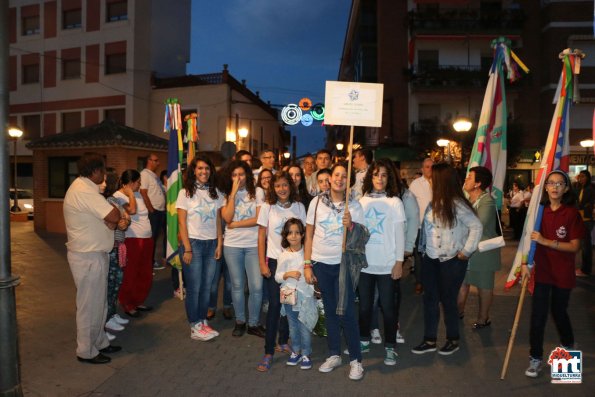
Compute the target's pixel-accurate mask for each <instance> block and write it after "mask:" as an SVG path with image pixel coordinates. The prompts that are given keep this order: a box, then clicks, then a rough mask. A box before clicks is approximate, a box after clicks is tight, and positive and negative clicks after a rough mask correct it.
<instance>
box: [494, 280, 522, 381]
mask: <svg viewBox="0 0 595 397" xmlns="http://www.w3.org/2000/svg"><path fill="white" fill-rule="evenodd" d="M528 280H529V278H528V277H523V281H522V283H523V284H522V285H523V286H522V288H521V295H520V296H519V303H518V304H517V308H516V314H515V315H514V323H513V324H512V332H511V333H510V338H509V339H508V347H507V348H506V355H505V356H504V365H502V372H501V373H500V380H504V377H505V376H506V371H507V370H508V361H509V360H510V354H511V353H512V346H514V339H515V338H516V331H517V329H518V327H519V320H520V319H521V313H522V312H523V303H524V302H525V292H527V281H528Z"/></svg>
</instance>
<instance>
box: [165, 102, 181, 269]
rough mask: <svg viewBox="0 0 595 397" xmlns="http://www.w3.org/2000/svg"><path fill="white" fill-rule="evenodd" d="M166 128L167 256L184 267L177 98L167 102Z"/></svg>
mask: <svg viewBox="0 0 595 397" xmlns="http://www.w3.org/2000/svg"><path fill="white" fill-rule="evenodd" d="M164 128H167V129H168V130H167V131H165V132H168V133H169V145H168V153H167V194H166V198H167V248H166V253H167V254H166V257H167V261H168V263H169V264H171V265H172V266H174V267H176V268H178V269H179V270H181V269H182V261H181V259H180V255H179V253H178V211H177V210H176V200H177V199H178V193H179V192H180V190H181V189H182V172H181V164H182V159H183V146H182V123H181V116H180V104H178V101H177V99H168V100H167V102H166V104H165V122H164Z"/></svg>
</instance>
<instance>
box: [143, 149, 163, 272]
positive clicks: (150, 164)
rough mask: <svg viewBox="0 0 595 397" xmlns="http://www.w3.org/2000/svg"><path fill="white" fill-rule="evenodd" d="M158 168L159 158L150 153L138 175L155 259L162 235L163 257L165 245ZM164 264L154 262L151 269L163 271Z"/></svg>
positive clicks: (161, 187)
mask: <svg viewBox="0 0 595 397" xmlns="http://www.w3.org/2000/svg"><path fill="white" fill-rule="evenodd" d="M158 167H159V157H158V156H157V155H156V154H155V153H151V154H150V155H149V156H148V157H147V159H146V160H145V169H144V170H142V171H141V173H140V194H141V196H143V200H144V201H145V205H146V206H147V209H148V210H149V222H151V233H152V237H153V241H154V244H153V258H155V247H157V239H159V235H161V234H163V255H165V244H166V237H165V236H166V229H165V228H166V216H165V189H164V187H163V185H162V184H161V181H160V180H159V177H158V176H157V174H156V172H157V168H158ZM162 262H163V263H162ZM164 262H165V261H164V260H162V261H155V263H154V264H153V269H154V270H161V269H164V268H165V266H164Z"/></svg>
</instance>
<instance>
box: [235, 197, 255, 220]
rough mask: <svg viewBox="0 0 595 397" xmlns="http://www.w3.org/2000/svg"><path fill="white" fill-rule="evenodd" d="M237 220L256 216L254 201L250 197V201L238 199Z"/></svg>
mask: <svg viewBox="0 0 595 397" xmlns="http://www.w3.org/2000/svg"><path fill="white" fill-rule="evenodd" d="M234 213H235V220H236V221H243V220H244V219H250V218H253V217H254V202H253V201H251V200H250V199H248V201H244V200H238V201H236V209H235V211H234Z"/></svg>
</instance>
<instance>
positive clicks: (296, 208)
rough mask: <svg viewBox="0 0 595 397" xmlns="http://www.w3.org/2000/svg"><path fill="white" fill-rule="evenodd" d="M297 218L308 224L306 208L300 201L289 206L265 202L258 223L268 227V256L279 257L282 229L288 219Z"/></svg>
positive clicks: (281, 250)
mask: <svg viewBox="0 0 595 397" xmlns="http://www.w3.org/2000/svg"><path fill="white" fill-rule="evenodd" d="M291 218H297V219H299V220H300V221H302V222H303V223H304V227H305V226H306V208H304V204H302V203H300V202H295V203H291V206H290V207H289V208H283V207H281V206H279V205H277V204H273V205H270V204H268V203H264V204H263V205H262V206H261V207H260V212H259V213H258V224H259V225H260V226H263V227H266V228H267V257H269V258H272V259H277V258H279V255H281V252H283V247H281V231H282V230H283V226H284V225H285V222H287V220H288V219H291Z"/></svg>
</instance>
